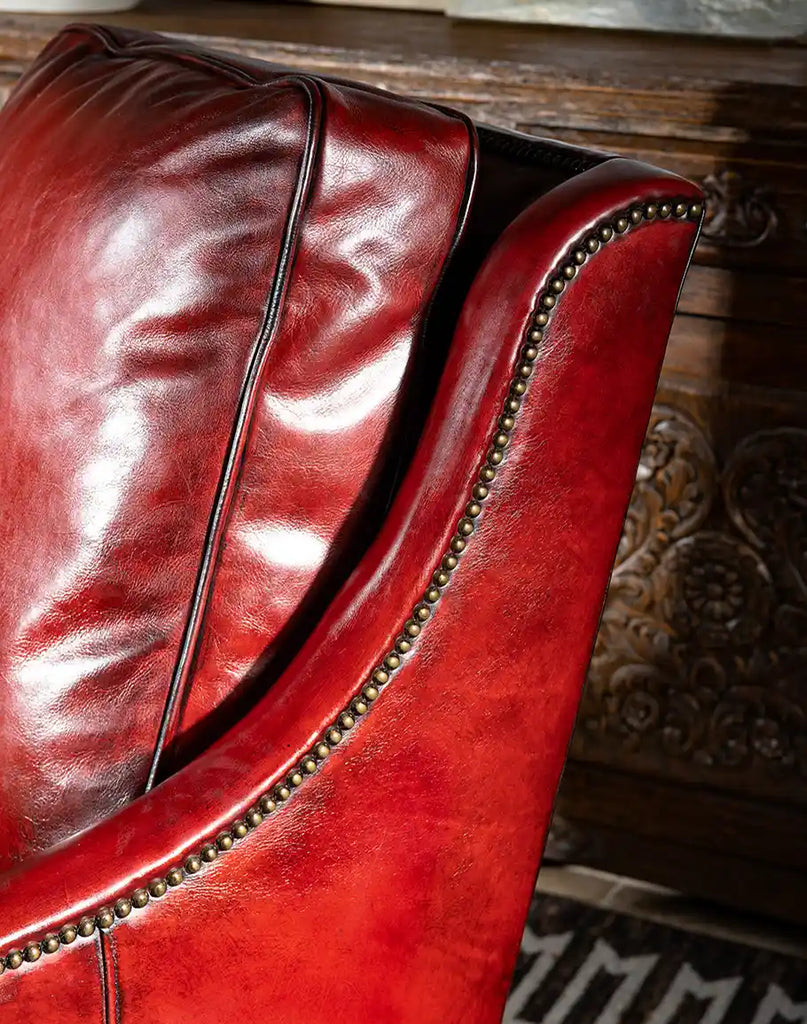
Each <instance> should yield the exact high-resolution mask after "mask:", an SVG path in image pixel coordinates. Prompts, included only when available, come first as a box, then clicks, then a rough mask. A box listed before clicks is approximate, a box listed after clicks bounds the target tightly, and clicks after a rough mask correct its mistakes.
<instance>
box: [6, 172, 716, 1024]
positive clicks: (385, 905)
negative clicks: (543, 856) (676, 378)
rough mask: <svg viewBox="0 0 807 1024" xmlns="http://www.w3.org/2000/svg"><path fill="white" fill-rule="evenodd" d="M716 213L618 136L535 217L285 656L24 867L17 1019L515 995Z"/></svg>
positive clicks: (308, 1010)
mask: <svg viewBox="0 0 807 1024" xmlns="http://www.w3.org/2000/svg"><path fill="white" fill-rule="evenodd" d="M699 218H700V196H699V193H698V192H697V190H696V189H695V188H694V186H692V185H690V184H688V183H687V182H685V181H683V180H681V179H679V178H676V177H674V176H672V175H667V174H663V173H662V172H659V171H656V170H654V169H652V168H648V167H645V166H643V165H641V164H637V163H634V162H631V161H627V160H621V159H613V160H610V161H607V162H605V163H603V164H601V165H600V166H598V167H595V168H593V169H592V170H589V171H585V172H584V173H582V174H580V175H578V176H576V177H574V178H572V179H570V180H568V181H566V182H565V183H564V184H562V185H560V186H558V187H557V188H555V189H554V190H552V191H551V192H549V193H548V194H547V195H545V196H544V197H543V198H541V199H540V200H538V201H537V202H536V203H534V204H533V205H532V206H531V207H530V208H529V209H528V210H527V211H526V212H525V213H524V214H523V215H522V216H521V217H520V218H519V219H518V220H517V221H516V222H515V223H514V224H513V225H511V227H510V228H509V229H508V230H507V231H506V232H505V234H504V235H503V237H502V238H501V239H500V241H499V242H498V243H497V245H496V246H495V247H494V249H493V251H492V252H491V253H490V255H489V256H488V258H487V259H486V261H485V264H484V266H483V268H482V270H481V271H480V273H479V275H478V276H477V279H476V281H475V282H474V284H473V286H472V288H471V291H470V293H469V296H468V298H467V300H466V302H465V305H464V308H463V311H462V314H461V318H460V321H459V324H458V327H457V331H456V335H455V340H454V343H453V346H452V349H451V352H450V355H449V359H448V362H447V366H446V369H445V373H444V375H443V379H442V381H441V384H440V388H439V390H438V393H437V396H436V399H435V401H434V403H433V408H432V411H431V414H430V417H429V420H428V423H427V426H426V429H425V431H424V435H423V438H422V441H421V443H420V445H419V447H418V450H417V452H416V455H415V458H414V460H413V463H412V465H411V467H410V470H409V472H408V474H407V476H406V478H405V480H404V482H403V484H402V486H401V489H400V492H399V494H398V496H397V498H396V500H395V503H394V505H393V508H392V510H391V512H390V514H389V516H388V519H387V521H386V523H385V525H384V527H383V529H382V531H381V533H380V535H379V536H378V538H377V539H376V541H375V542H374V543H373V545H372V546H371V548H370V550H369V552H368V554H367V555H366V557H365V558H364V559H363V561H362V562H361V564H360V565H359V567H358V568H357V570H356V571H355V573H354V574H353V576H352V577H351V579H350V580H349V581H348V583H347V584H346V586H345V587H344V589H343V591H342V592H341V593H340V595H339V596H338V597H337V599H336V600H335V602H334V603H333V605H332V606H331V607H330V609H329V610H328V612H327V614H326V615H325V617H324V618H323V619H322V621H321V622H320V623H319V624H318V625H317V627H316V628H315V629H314V631H313V633H312V635H311V637H310V639H309V641H308V642H307V644H306V645H305V647H304V648H303V650H302V651H301V653H300V655H299V656H298V657H297V659H296V660H295V662H294V663H293V664H292V665H291V667H290V668H289V670H288V671H287V672H286V673H285V675H284V676H283V677H282V679H281V680H280V681H279V682H278V683H277V684H276V685H275V686H274V687H273V689H272V690H271V691H270V692H269V693H268V694H267V695H266V697H265V698H264V699H263V701H262V702H261V703H260V704H259V705H258V706H257V707H256V708H255V709H254V710H253V711H252V712H251V713H250V714H249V715H248V716H247V717H246V718H245V719H244V720H243V722H242V723H241V724H240V725H239V726H238V727H237V728H236V729H234V730H233V731H232V732H231V733H229V734H228V735H227V736H225V737H224V738H223V739H222V740H221V741H219V742H218V743H217V744H216V745H215V746H214V747H212V748H211V749H210V750H209V751H208V752H207V753H206V754H205V755H204V756H202V757H200V758H199V759H198V760H197V761H195V762H194V763H193V764H191V765H189V766H188V767H187V768H186V769H184V770H183V771H181V772H180V773H178V774H177V775H176V776H174V777H172V778H170V779H169V780H168V781H166V782H165V783H163V784H162V785H161V786H159V787H158V788H157V789H156V790H154V791H153V792H151V793H149V794H148V795H147V796H145V797H143V798H142V799H139V800H137V801H135V802H134V803H133V804H131V805H129V806H127V807H125V808H123V809H122V810H121V811H120V812H119V813H117V814H116V815H114V816H113V817H111V818H109V819H108V820H106V821H104V822H102V823H100V824H99V825H98V826H97V827H95V828H93V829H91V830H89V831H87V832H85V833H83V834H82V835H80V836H78V837H76V838H75V839H74V840H72V841H71V842H69V843H67V844H65V845H64V846H62V847H60V848H58V849H56V850H54V851H52V852H50V853H48V854H47V855H44V856H42V857H40V858H38V859H36V860H32V861H31V862H29V863H27V864H25V865H23V867H22V868H20V869H19V870H18V871H16V872H13V873H9V874H7V875H6V876H4V877H3V878H2V879H0V952H5V954H6V971H5V976H4V977H3V978H0V1024H7V1022H8V1024H10V1022H17V1021H23V1020H26V1021H27V1020H30V1019H31V1017H32V1016H33V1014H34V1012H36V1011H37V1010H38V1009H45V1008H48V1009H52V1008H53V1006H54V1005H55V1004H54V1003H53V999H54V998H56V996H55V995H54V993H58V999H59V1000H61V1002H60V1003H59V1008H60V1012H61V1013H62V1016H61V1017H60V1021H61V1022H65V1021H72V1020H74V1019H75V1020H76V1021H78V1020H79V1019H81V1018H80V1011H82V1009H83V1008H84V1007H85V1003H84V1000H85V996H86V999H90V998H91V993H93V992H95V991H96V990H99V984H100V991H101V998H107V999H110V998H112V997H111V996H110V992H113V993H114V995H115V998H117V999H119V1000H122V1004H121V1005H123V1006H124V1007H127V1006H128V1007H136V1014H137V1016H136V1019H138V1020H148V1021H150V1022H161V1021H165V1022H169V1021H170V1022H171V1024H182V1022H185V1021H189V1022H190V1021H195V1020H198V1018H199V1015H200V1013H201V1012H204V1014H205V1015H206V1016H211V1017H215V1016H216V1015H219V1014H221V1015H223V1014H226V1013H236V1014H238V1015H239V1016H242V1018H243V1019H244V1020H245V1021H251V1020H260V1019H266V1018H265V1017H263V1016H261V1014H262V1013H265V1012H268V1010H269V1009H270V1008H271V1013H272V1014H273V1017H272V1019H274V1020H277V1021H282V1022H283V1024H302V1022H303V1021H310V1020H313V1019H318V1016H321V1015H322V1014H323V1013H325V1012H327V1011H328V1009H329V1007H332V1008H334V1009H335V1011H336V1012H338V1013H339V1014H340V1016H342V1017H343V1019H345V1020H346V1021H348V1022H350V1024H353V1022H356V1024H359V1022H365V1021H367V1022H369V1021H373V1022H376V1021H378V1022H387V1021H389V1022H393V1021H401V1022H406V1024H414V1022H418V1024H419V1022H431V1021H438V1020H439V1021H441V1022H454V1021H457V1022H458V1021H460V1020H462V1021H464V1022H465V1021H472V1022H474V1024H493V1022H494V1021H495V1020H497V1019H498V1018H497V1014H499V1015H500V1014H501V1009H502V1004H503V1001H504V997H505V994H506V989H507V984H508V981H509V976H510V972H511V970H512V966H513V963H514V959H515V956H516V952H517V948H518V940H519V937H520V932H521V927H522V924H523V915H524V913H525V912H526V906H527V903H528V900H529V896H530V893H531V889H532V883H533V878H534V873H535V869H536V866H537V862H538V859H539V856H540V852H541V849H542V845H543V842H544V837H545V832H546V827H547V823H548V819H549V815H550V812H551V807H552V802H553V798H554V793H555V789H556V786H557V781H558V778H559V774H560V771H561V767H562V764H563V759H564V756H565V751H566V747H567V744H568V741H569V737H570V734H571V729H572V725H573V721H574V715H575V711H576V706H577V701H578V697H579V692H580V689H581V686H582V683H583V678H584V675H585V670H586V666H587V663H588V658H589V656H590V651H591V646H592V642H593V637H594V632H595V630H596V625H597V620H598V615H599V613H600V609H601V605H602V599H603V594H604V591H605V587H606V584H607V580H608V575H609V572H610V568H611V565H612V563H613V557H614V552H615V548H616V544H617V541H618V538H619V532H620V528H621V523H622V519H623V516H624V512H625V508H626V504H627V500H628V497H629V494H630V490H631V484H632V480H633V474H634V471H635V465H636V460H637V457H638V453H639V448H640V444H641V441H642V436H643V432H644V429H645V426H646V423H647V419H648V416H649V413H650V407H651V402H652V397H653V392H654V388H655V383H656V379H657V375H658V372H659V369H660V365H661V360H662V356H663V351H664V345H665V342H666V337H667V333H668V330H669V326H670V322H671V320H672V316H673V313H674V309H675V303H676V300H677V296H678V292H679V288H680V284H681V280H682V277H683V275H684V273H685V271H686V267H687V264H688V261H689V259H690V256H691V251H692V248H693V245H694V242H695V238H696V234H697V227H698V223H697V222H698V220H699ZM455 562H456V566H455ZM346 716H347V717H346ZM309 776H310V777H309ZM234 823H235V824H234ZM231 847H232V849H231ZM154 879H156V881H152V880H154ZM150 886H151V891H150V892H149V887H150ZM141 904H143V905H142V906H141ZM82 918H84V923H83V924H82V925H81V929H82V930H83V931H86V932H87V933H88V937H85V938H82V937H81V936H79V937H78V938H76V939H75V941H72V942H70V943H66V942H65V941H63V939H60V938H59V937H58V935H56V934H54V935H53V937H50V938H48V939H47V940H46V939H44V938H43V936H44V934H45V933H57V932H58V930H59V929H60V928H61V927H63V926H65V925H68V926H78V925H79V921H80V919H82ZM113 923H114V927H112V928H111V930H110V926H111V925H113ZM99 932H102V933H103V934H102V936H101V937H100V938H99ZM89 936H92V938H90V937H89ZM71 937H72V932H70V931H68V932H67V933H66V934H64V938H71ZM43 943H46V944H47V946H48V948H50V947H53V949H54V952H53V953H50V954H44V953H43V954H42V955H41V956H40V955H38V954H39V953H40V951H41V950H42V949H43ZM27 944H28V945H27ZM12 948H14V949H15V950H21V951H22V952H21V953H20V954H19V955H16V954H14V955H13V956H12V955H11V954H9V950H10V949H12ZM26 958H27V960H32V961H34V962H27V960H26ZM11 960H13V963H12V962H11ZM18 961H19V962H20V964H21V965H20V966H17V964H18ZM99 963H100V964H101V974H100V977H101V978H102V981H101V982H100V983H99V981H98V978H99V967H98V964H99ZM9 968H15V969H13V970H10V969H9ZM104 972H106V973H104ZM438 974H439V980H438V977H437V976H438ZM104 979H105V980H104ZM470 992H473V999H472V1000H471V1003H470V1004H469V993H470ZM82 993H84V994H83V995H82ZM133 1012H135V1011H133ZM126 1020H127V1017H126V1014H125V1012H124V1014H123V1021H124V1022H125V1021H126Z"/></svg>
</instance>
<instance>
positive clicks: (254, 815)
mask: <svg viewBox="0 0 807 1024" xmlns="http://www.w3.org/2000/svg"><path fill="white" fill-rule="evenodd" d="M702 218H703V205H702V203H700V202H691V201H690V200H681V199H678V198H660V199H657V200H649V201H647V202H645V203H644V204H643V205H635V206H632V207H630V209H628V210H625V211H624V212H618V213H615V214H613V215H611V216H610V217H607V218H604V219H603V220H601V221H599V222H598V223H597V224H596V225H595V226H594V228H593V229H592V230H590V231H587V232H586V233H585V235H583V236H582V237H580V238H578V239H577V241H576V242H575V244H574V245H572V247H571V248H570V249H569V250H568V252H567V254H566V256H565V258H564V259H563V260H562V261H561V263H560V265H559V266H558V267H557V268H556V269H555V270H554V271H553V272H551V273H550V274H549V275H548V278H547V281H546V283H545V285H544V287H543V288H542V289H541V290H540V292H539V293H538V300H537V303H536V305H535V307H534V309H533V311H532V314H531V316H530V321H529V323H528V325H527V329H526V337H525V339H524V344H523V347H522V348H521V353H520V357H519V358H518V360H517V362H516V366H515V369H514V372H513V375H512V377H511V380H510V387H509V390H508V394H507V398H506V399H505V402H504V408H503V410H502V412H501V414H500V415H499V416H498V417H497V420H496V426H495V427H494V430H493V433H492V436H491V444H490V448H489V449H488V451H487V453H486V455H485V457H484V461H483V463H482V465H481V468H480V469H479V471H478V474H477V478H476V480H475V481H474V483H473V484H472V487H471V492H470V499H469V501H468V504H467V506H466V514H465V515H464V516H462V517H461V518H460V520H459V522H458V524H457V528H456V531H455V533H454V534H453V535H452V537H451V539H450V541H449V543H448V545H447V547H446V549H445V553H444V555H443V557H442V559H441V562H440V565H439V566H438V568H437V569H436V570H435V571H434V573H433V575H432V577H431V581H430V583H429V584H428V585H427V586H426V588H425V590H424V592H423V597H422V600H421V601H420V602H419V603H418V604H416V605H415V608H414V609H413V613H412V616H411V618H409V619H407V620H406V622H405V623H404V626H403V629H402V631H401V633H400V635H399V636H398V639H397V640H396V641H395V644H394V646H393V647H392V649H391V650H389V651H388V652H387V653H386V655H384V656H383V657H382V659H381V660H380V662H379V665H378V667H377V668H376V669H375V670H374V671H373V672H372V674H371V678H370V679H369V680H368V681H367V682H365V683H364V685H363V686H362V688H361V689H360V691H359V692H358V694H357V695H356V696H354V697H353V699H352V700H351V701H350V702H349V704H348V705H347V707H346V708H345V709H344V710H343V711H342V712H341V713H340V714H339V715H338V716H337V718H336V719H335V720H334V722H333V723H332V724H331V725H330V726H329V727H328V728H326V729H325V730H324V732H323V733H322V735H321V738H320V739H319V741H318V742H317V743H315V744H314V747H313V749H312V750H311V751H310V752H309V753H308V754H306V755H305V756H304V757H303V758H302V760H301V761H300V762H299V764H298V766H297V767H296V768H294V769H292V771H291V772H289V773H287V774H286V775H285V777H281V780H280V781H279V782H277V783H276V784H274V785H273V786H272V787H270V789H268V790H267V791H266V792H265V793H264V794H263V796H261V797H260V798H259V800H258V801H257V803H256V804H254V805H253V806H251V807H249V808H248V809H247V810H246V812H245V813H244V817H243V819H241V818H239V819H237V820H236V821H234V822H233V823H232V824H231V825H230V826H229V828H228V829H227V830H225V831H223V832H220V833H219V834H218V836H216V837H215V839H211V840H210V841H209V842H207V843H205V844H204V845H203V846H202V847H201V849H200V850H199V851H198V853H191V854H190V855H189V856H188V857H186V859H185V861H184V863H183V864H181V865H179V864H178V865H176V866H174V867H172V868H169V870H168V871H166V873H165V876H164V877H162V878H155V879H152V881H151V882H149V884H148V887H147V888H145V887H142V888H139V889H136V890H135V891H134V892H133V893H132V894H131V896H128V897H127V896H124V897H121V898H120V899H118V900H117V902H116V903H115V904H114V907H109V906H105V907H101V908H99V909H98V910H96V911H95V912H94V913H93V914H89V915H86V916H85V917H83V918H81V920H80V921H79V923H78V925H72V924H67V925H64V926H63V927H62V929H61V931H60V932H59V933H58V934H57V933H55V932H50V933H48V934H47V935H45V936H44V937H43V938H42V939H41V940H39V941H33V942H29V943H28V944H27V945H26V946H25V947H24V950H22V951H21V950H18V949H15V950H10V951H9V952H8V953H6V954H5V956H4V957H0V974H1V973H2V970H3V969H8V968H11V969H16V968H18V967H20V966H21V965H22V964H23V963H24V962H25V961H27V962H29V963H31V962H34V961H38V960H39V959H40V958H41V957H42V953H43V950H44V949H46V947H47V945H48V944H49V945H50V946H51V947H52V948H51V949H49V950H47V951H48V952H50V953H54V952H56V951H57V950H58V949H60V948H61V946H62V945H67V944H69V943H72V942H73V941H75V939H76V936H77V935H81V936H83V937H89V936H91V935H93V934H94V932H95V930H96V928H98V929H100V930H101V931H108V930H109V929H111V928H112V927H114V926H115V924H116V923H117V921H118V920H123V919H125V918H127V917H129V915H130V914H131V913H132V912H133V911H135V910H139V909H142V908H144V907H146V906H147V905H148V903H149V902H150V900H151V899H152V898H156V899H159V898H161V897H162V896H164V895H165V894H166V893H167V892H168V890H169V889H170V888H175V887H177V886H179V885H182V883H183V882H184V881H185V879H186V878H187V877H188V876H189V875H195V874H197V873H198V872H199V871H201V870H202V869H203V866H204V864H205V863H212V862H213V861H215V860H216V859H217V858H218V857H219V856H220V854H221V853H223V852H226V851H228V850H230V849H232V848H233V846H234V845H235V844H236V843H238V841H239V840H241V839H244V838H245V837H246V836H247V835H249V833H250V831H251V830H253V829H255V828H257V827H258V826H260V825H261V824H262V823H263V822H264V821H265V820H266V818H267V817H272V816H273V815H274V814H275V813H276V812H279V811H280V809H281V807H282V805H283V804H285V803H286V802H287V801H288V800H289V799H290V798H291V796H292V794H293V792H294V791H295V790H296V789H299V788H300V787H301V786H303V784H304V783H305V781H306V779H307V778H308V777H309V776H312V775H315V774H316V773H317V772H318V770H319V767H320V765H321V764H322V762H324V761H325V760H326V759H327V758H329V757H330V755H331V754H332V753H333V752H334V749H335V748H337V747H338V746H339V745H341V744H343V742H344V739H345V734H346V733H348V732H349V731H350V730H351V729H353V727H354V726H355V725H356V724H357V720H358V719H359V718H362V717H363V716H365V715H366V714H368V713H369V711H370V710H371V708H372V706H373V705H374V704H375V702H376V701H377V700H378V698H379V697H380V695H381V691H382V690H383V689H384V688H385V687H386V686H387V684H388V683H389V682H390V681H391V678H392V676H393V675H394V674H396V672H397V670H398V669H399V667H400V666H401V665H402V662H403V659H404V657H405V656H406V654H407V653H408V652H409V651H410V650H411V649H412V646H413V644H414V643H415V642H416V640H417V637H418V636H419V635H420V633H421V631H422V627H423V624H424V623H426V622H427V621H428V620H429V619H430V618H431V617H432V615H433V614H434V613H435V612H436V607H435V606H436V605H437V604H438V602H439V599H440V596H441V594H442V590H443V589H444V588H445V587H446V586H448V584H449V582H450V579H451V574H452V573H453V572H454V570H455V569H456V568H457V567H458V566H459V564H460V562H461V559H462V553H463V551H465V549H466V547H467V544H468V538H471V537H472V536H473V534H474V532H475V523H476V519H477V517H478V516H480V515H481V514H482V512H483V503H484V501H485V499H486V498H487V496H488V493H489V489H490V486H491V485H492V484H493V483H494V481H495V479H496V476H497V472H498V467H499V466H500V465H501V464H502V463H503V462H504V460H505V452H506V450H507V447H508V445H509V444H510V441H511V439H512V432H513V430H514V429H515V426H516V422H517V417H518V411H519V408H520V406H521V402H522V397H523V396H525V395H526V394H527V392H528V381H529V378H530V377H531V376H532V372H533V369H534V365H535V363H536V362H537V361H538V360H539V358H540V354H541V349H542V344H543V340H544V335H545V332H546V329H547V327H548V325H549V324H550V322H551V319H552V314H553V310H554V309H555V308H556V305H557V303H558V301H559V299H560V298H561V296H562V294H563V293H564V292H565V291H566V290H567V287H568V286H569V284H570V283H571V282H572V281H573V280H574V278H575V277H576V276H577V273H578V271H579V269H580V268H581V267H582V266H583V265H585V264H586V263H587V262H589V260H590V257H592V256H593V255H594V254H595V253H596V252H598V251H599V249H600V248H601V247H602V246H603V245H607V244H609V243H611V242H612V241H613V240H615V239H617V238H619V236H620V235H623V234H626V233H629V232H630V231H631V229H633V228H636V227H641V226H643V225H644V224H647V223H650V222H653V221H655V220H657V219H659V220H662V221H664V220H671V221H682V220H684V221H690V222H693V221H694V222H697V223H698V224H700V222H701V221H702ZM695 237H696V238H697V231H696V233H695ZM693 245H694V242H693ZM57 942H58V945H57V944H56V943H57Z"/></svg>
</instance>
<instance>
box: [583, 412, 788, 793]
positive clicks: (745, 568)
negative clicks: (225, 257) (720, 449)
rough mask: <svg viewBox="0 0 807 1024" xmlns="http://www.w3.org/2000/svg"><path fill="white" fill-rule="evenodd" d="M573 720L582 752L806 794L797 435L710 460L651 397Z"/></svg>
mask: <svg viewBox="0 0 807 1024" xmlns="http://www.w3.org/2000/svg"><path fill="white" fill-rule="evenodd" d="M578 722H579V724H578V729H577V732H576V734H575V740H574V745H573V755H574V756H576V757H578V758H583V759H586V760H597V759H598V754H599V756H600V759H604V760H605V759H607V763H608V764H610V765H613V766H622V767H628V768H631V769H636V768H637V767H638V768H640V769H642V770H649V771H651V772H653V771H663V772H664V774H665V775H666V776H669V775H671V774H672V775H675V774H679V775H680V776H681V777H684V778H687V779H688V780H690V781H692V780H693V778H697V777H698V776H701V777H702V778H703V779H704V780H708V781H710V782H716V781H721V780H722V784H726V783H728V785H730V786H732V787H733V786H735V785H736V786H737V787H738V788H743V789H744V790H745V791H747V789H748V787H750V788H752V789H755V790H757V791H759V790H760V789H762V790H763V791H764V790H766V789H768V788H769V787H770V791H771V792H772V793H773V794H776V795H777V796H779V797H782V796H783V795H785V794H784V791H783V789H782V783H783V781H786V780H787V781H789V782H791V783H792V784H793V785H792V786H787V787H786V788H787V789H792V794H793V795H795V796H796V799H799V798H801V799H803V800H805V802H807V785H805V779H807V430H803V429H800V428H796V427H792V428H791V427H785V428H782V427H779V428H775V429H768V430H760V431H758V432H756V433H753V434H751V435H750V436H747V437H745V438H744V439H743V440H742V441H741V442H740V443H739V444H737V445H736V447H735V448H734V449H733V451H731V452H730V454H729V456H728V458H727V459H726V460H725V461H724V463H723V464H722V465H718V462H717V459H716V457H715V454H714V451H713V450H712V447H711V446H710V444H709V442H708V441H707V439H706V437H705V435H704V433H703V432H702V431H701V430H700V429H699V427H698V426H697V425H696V423H695V422H694V421H693V420H692V419H690V417H689V416H688V415H687V414H686V413H684V412H682V411H680V410H678V409H675V408H672V407H670V406H666V405H658V406H656V408H655V409H654V412H653V416H652V419H651V422H650V426H649V429H648V433H647V438H646V440H645V445H644V450H643V453H642V459H641V463H640V466H639V470H638V473H637V479H636V487H635V490H634V493H633V498H632V501H631V505H630V510H629V513H628V517H627V521H626V524H625V529H624V532H623V536H622V540H621V543H620V547H619V553H618V557H617V563H616V568H615V570H614V573H613V577H612V580H611V587H610V591H609V596H608V601H607V604H606V609H605V613H604V616H603V621H602V624H601V629H600V633H599V637H598V640H597V644H596V648H595V652H594V658H593V661H592V666H591V671H590V676H589V684H588V686H587V689H586V693H585V696H584V699H583V705H582V707H581V712H580V718H579V720H578ZM676 767H677V769H678V770H676Z"/></svg>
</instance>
